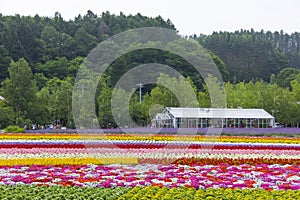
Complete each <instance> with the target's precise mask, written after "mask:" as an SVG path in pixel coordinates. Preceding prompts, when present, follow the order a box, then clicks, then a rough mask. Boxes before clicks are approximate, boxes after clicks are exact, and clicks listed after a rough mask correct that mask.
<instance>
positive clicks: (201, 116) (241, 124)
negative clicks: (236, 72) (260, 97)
mask: <svg viewBox="0 0 300 200" xmlns="http://www.w3.org/2000/svg"><path fill="white" fill-rule="evenodd" d="M274 123H275V119H274V117H273V116H272V115H271V114H269V113H268V112H267V111H265V110H264V109H241V108H237V109H231V108H177V107H166V108H165V109H164V110H163V112H161V113H157V114H156V115H155V117H154V118H153V119H152V127H155V128H209V127H211V128H272V127H274Z"/></svg>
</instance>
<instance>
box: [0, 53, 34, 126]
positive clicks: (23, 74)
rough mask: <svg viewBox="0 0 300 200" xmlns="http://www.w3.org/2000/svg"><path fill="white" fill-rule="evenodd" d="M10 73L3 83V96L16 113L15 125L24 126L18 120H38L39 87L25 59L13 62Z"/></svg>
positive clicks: (9, 69)
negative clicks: (37, 94) (37, 93)
mask: <svg viewBox="0 0 300 200" xmlns="http://www.w3.org/2000/svg"><path fill="white" fill-rule="evenodd" d="M8 72H9V76H10V78H9V79H6V80H5V81H4V82H3V95H4V97H5V98H6V100H7V102H9V104H10V105H11V106H12V107H13V109H14V111H15V115H16V122H15V123H17V124H18V125H23V124H19V123H18V118H28V119H32V120H36V119H37V118H36V117H37V111H38V110H39V109H38V104H37V98H36V92H37V87H36V83H35V80H34V79H33V74H32V71H31V68H30V67H29V64H28V63H27V61H26V60H25V59H24V58H21V59H19V60H18V61H17V62H14V61H12V62H11V64H10V66H9V68H8ZM20 123H21V122H20Z"/></svg>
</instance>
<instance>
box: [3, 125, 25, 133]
mask: <svg viewBox="0 0 300 200" xmlns="http://www.w3.org/2000/svg"><path fill="white" fill-rule="evenodd" d="M4 132H6V133H23V132H24V128H20V127H19V126H8V127H6V128H5V129H4Z"/></svg>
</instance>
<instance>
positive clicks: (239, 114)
mask: <svg viewBox="0 0 300 200" xmlns="http://www.w3.org/2000/svg"><path fill="white" fill-rule="evenodd" d="M166 111H167V112H169V113H170V114H171V115H172V116H173V117H175V118H240V119H243V118H245V119H246V118H247V119H274V117H273V116H272V115H270V114H269V113H268V112H267V111H265V110H264V109H239V108H237V109H232V108H177V107H166V110H165V111H164V112H166Z"/></svg>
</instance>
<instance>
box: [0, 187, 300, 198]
mask: <svg viewBox="0 0 300 200" xmlns="http://www.w3.org/2000/svg"><path fill="white" fill-rule="evenodd" d="M0 191H1V193H0V198H1V199H11V198H14V199H23V200H31V199H87V200H88V199H93V200H94V199H110V200H130V199H143V198H144V199H145V198H147V199H164V200H169V199H172V200H173V199H189V200H201V199H224V200H227V199H259V198H260V199H278V200H285V199H299V196H300V191H299V190H298V191H296V190H287V191H276V190H271V191H266V190H261V189H254V190H252V189H251V190H248V189H244V190H239V189H234V190H232V189H207V190H202V189H199V190H195V189H193V188H183V187H182V188H171V189H170V188H168V187H161V188H160V187H157V186H154V187H152V186H147V187H134V188H124V187H116V188H79V187H61V186H52V187H36V186H24V185H18V186H0Z"/></svg>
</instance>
